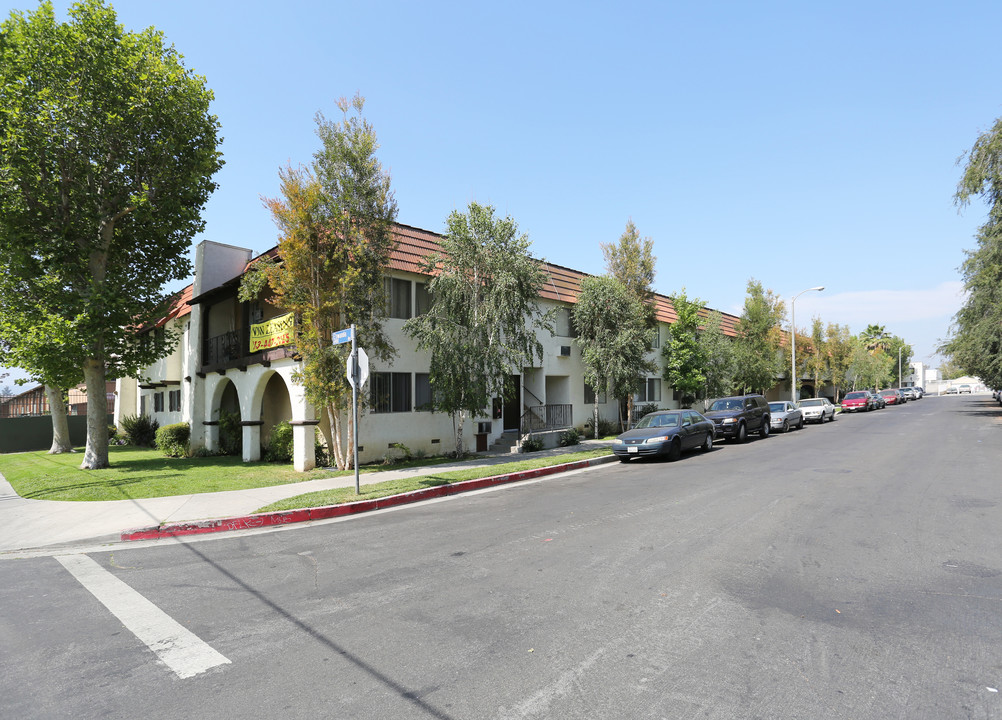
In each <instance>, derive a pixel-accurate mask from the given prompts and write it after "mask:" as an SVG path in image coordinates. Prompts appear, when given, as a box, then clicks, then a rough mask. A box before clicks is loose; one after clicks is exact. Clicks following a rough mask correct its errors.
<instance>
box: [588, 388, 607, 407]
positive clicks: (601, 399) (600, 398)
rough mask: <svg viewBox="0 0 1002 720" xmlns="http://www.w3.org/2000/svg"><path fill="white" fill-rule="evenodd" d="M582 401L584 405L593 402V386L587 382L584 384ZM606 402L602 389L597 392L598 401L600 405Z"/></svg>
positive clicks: (592, 403)
mask: <svg viewBox="0 0 1002 720" xmlns="http://www.w3.org/2000/svg"><path fill="white" fill-rule="evenodd" d="M584 401H585V405H594V404H595V388H593V387H592V386H591V385H589V384H588V383H585V384H584ZM605 402H606V398H605V391H604V390H603V391H602V392H600V393H599V394H598V403H599V404H600V405H601V404H603V403H605Z"/></svg>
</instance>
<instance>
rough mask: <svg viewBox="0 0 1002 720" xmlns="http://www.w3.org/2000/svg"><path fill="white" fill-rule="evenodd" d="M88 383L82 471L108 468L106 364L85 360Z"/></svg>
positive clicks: (95, 360) (90, 359) (90, 358)
mask: <svg viewBox="0 0 1002 720" xmlns="http://www.w3.org/2000/svg"><path fill="white" fill-rule="evenodd" d="M83 371H84V382H85V383H87V447H86V448H85V449H84V458H83V462H82V463H80V469H81V470H98V469H100V468H106V467H108V396H107V395H106V394H105V386H106V383H105V372H104V362H103V361H102V360H100V359H98V358H92V357H89V358H87V359H86V360H84V367H83Z"/></svg>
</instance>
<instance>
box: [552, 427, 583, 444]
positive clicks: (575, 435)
mask: <svg viewBox="0 0 1002 720" xmlns="http://www.w3.org/2000/svg"><path fill="white" fill-rule="evenodd" d="M580 442H581V433H579V432H578V429H577V428H568V429H567V430H565V431H564V432H562V433H560V437H559V438H558V439H557V444H558V445H559V446H560V447H570V446H571V445H578V444H579V443H580Z"/></svg>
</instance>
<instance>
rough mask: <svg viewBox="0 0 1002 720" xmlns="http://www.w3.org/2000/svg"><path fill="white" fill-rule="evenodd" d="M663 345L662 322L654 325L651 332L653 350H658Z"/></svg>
mask: <svg viewBox="0 0 1002 720" xmlns="http://www.w3.org/2000/svg"><path fill="white" fill-rule="evenodd" d="M659 347H661V324H660V323H658V324H657V325H655V326H654V330H653V332H651V350H657V349H658V348H659Z"/></svg>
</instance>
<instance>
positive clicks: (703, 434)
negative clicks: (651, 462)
mask: <svg viewBox="0 0 1002 720" xmlns="http://www.w3.org/2000/svg"><path fill="white" fill-rule="evenodd" d="M714 432H715V431H714V428H713V423H712V422H710V421H709V420H707V419H706V418H705V417H703V416H702V415H700V414H699V413H698V412H696V411H695V410H660V411H658V412H653V413H650V414H649V415H644V416H643V417H642V418H640V422H638V423H637V426H636V427H635V428H633V429H632V430H627V431H626V432H625V433H623V434H622V435H620V436H619V437H617V438H616V439H615V441H613V443H612V452H614V453H615V454H616V457H618V458H619V460H620V462H628V461H629V460H630V459H631V458H635V457H654V456H659V457H667V458H668V459H669V460H678V459H679V457H680V456H681V455H682V451H683V450H690V449H692V448H697V447H701V448H703V450H711V449H712V448H713V438H714Z"/></svg>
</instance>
